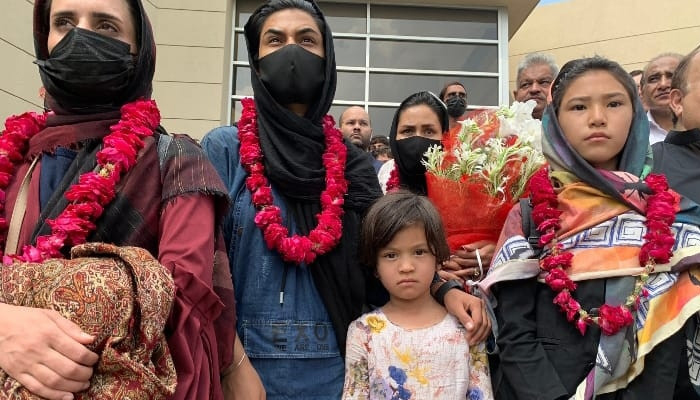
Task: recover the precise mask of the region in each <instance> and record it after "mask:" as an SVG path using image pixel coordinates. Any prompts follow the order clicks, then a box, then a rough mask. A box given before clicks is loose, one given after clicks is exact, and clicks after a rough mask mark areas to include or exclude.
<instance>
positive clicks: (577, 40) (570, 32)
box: [511, 0, 700, 55]
mask: <svg viewBox="0 0 700 400" xmlns="http://www.w3.org/2000/svg"><path fill="white" fill-rule="evenodd" d="M698 15H700V1H688V0H668V1H664V2H663V6H661V5H660V3H658V2H657V1H652V0H615V1H609V0H568V1H564V2H561V3H556V4H550V5H545V6H540V7H537V8H535V10H534V11H533V12H532V14H530V16H529V17H528V18H527V20H526V21H525V23H524V24H523V25H522V26H521V27H520V29H519V30H518V32H517V33H516V34H515V35H514V36H513V38H512V39H511V55H518V54H524V53H529V52H531V51H534V50H540V49H556V48H559V47H563V46H571V45H578V44H584V43H590V42H599V41H604V40H611V39H618V38H624V37H636V36H639V35H641V34H645V33H651V32H662V31H667V30H676V29H679V28H688V27H697V26H700V25H699V23H698Z"/></svg>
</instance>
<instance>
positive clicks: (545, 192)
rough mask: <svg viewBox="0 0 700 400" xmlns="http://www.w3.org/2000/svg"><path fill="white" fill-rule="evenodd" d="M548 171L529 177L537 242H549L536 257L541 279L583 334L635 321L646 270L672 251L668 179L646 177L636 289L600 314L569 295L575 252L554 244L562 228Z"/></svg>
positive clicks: (609, 330) (613, 329)
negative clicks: (546, 251)
mask: <svg viewBox="0 0 700 400" xmlns="http://www.w3.org/2000/svg"><path fill="white" fill-rule="evenodd" d="M548 173H549V171H547V170H546V169H542V170H540V171H538V172H537V173H536V174H535V175H534V176H533V177H532V179H531V180H530V193H531V200H532V204H533V209H532V219H533V221H534V223H535V224H536V225H537V230H538V232H540V234H541V235H542V236H541V237H540V243H539V245H540V246H542V247H544V246H546V245H547V244H551V253H550V254H549V255H547V256H545V257H544V258H542V259H541V260H540V269H541V270H542V271H545V272H547V275H546V276H545V283H546V284H547V285H548V286H549V287H550V288H551V289H552V290H553V291H555V292H557V293H558V294H557V296H556V297H555V298H554V304H556V305H558V306H559V308H561V310H562V311H564V312H565V313H566V318H567V319H568V320H569V321H571V322H574V323H575V324H576V327H577V328H578V330H579V331H580V332H581V334H582V335H583V334H585V333H586V328H587V326H588V325H592V324H597V325H598V326H600V329H601V332H603V334H605V335H614V334H616V333H617V332H619V331H620V329H622V328H624V327H627V326H628V325H631V324H632V323H633V322H634V316H633V315H632V312H633V311H635V310H636V309H637V307H638V306H639V300H640V297H641V296H645V297H646V296H647V294H648V293H647V291H646V289H644V284H645V283H646V282H647V280H648V279H649V274H650V273H651V272H653V271H654V266H655V265H656V263H658V262H660V263H667V262H668V261H669V259H670V258H671V256H672V255H673V253H672V251H671V250H672V248H673V244H674V243H675V239H674V236H673V234H672V232H671V224H673V221H674V219H675V211H674V202H675V199H674V196H673V195H672V194H671V193H670V192H669V191H668V183H667V181H666V177H664V176H663V175H657V174H652V175H649V176H648V177H647V178H646V181H645V182H646V184H647V186H649V188H650V189H651V191H652V194H651V195H650V196H649V197H648V199H647V210H646V221H645V222H644V225H646V227H647V233H646V235H644V239H645V240H646V242H645V243H644V244H643V245H642V248H641V249H640V251H639V264H640V265H643V266H644V271H643V272H642V274H641V275H640V276H639V279H638V280H637V282H636V283H635V287H634V290H633V291H632V293H631V294H630V295H629V296H628V297H627V300H626V301H625V303H624V304H621V305H618V306H611V305H609V304H603V305H602V306H600V309H599V311H598V315H597V316H595V315H592V314H591V313H590V312H588V311H585V310H583V309H582V308H581V305H580V304H579V303H578V301H576V300H575V299H574V298H573V297H572V296H571V293H572V292H573V291H575V290H576V283H574V282H573V281H572V280H571V279H570V278H569V275H568V274H567V273H566V270H567V269H568V268H569V267H571V262H572V259H573V257H574V255H573V254H572V253H570V252H563V251H562V245H561V244H560V243H557V238H556V231H557V230H559V228H560V227H561V221H560V219H559V217H560V216H561V213H562V212H561V211H560V210H558V209H557V206H558V204H559V201H558V200H557V195H556V193H555V192H554V188H553V187H552V183H551V181H550V180H549V176H548Z"/></svg>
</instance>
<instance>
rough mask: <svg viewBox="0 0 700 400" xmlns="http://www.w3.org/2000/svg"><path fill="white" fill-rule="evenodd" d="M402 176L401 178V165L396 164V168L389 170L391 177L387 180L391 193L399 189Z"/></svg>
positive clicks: (387, 188) (388, 190)
mask: <svg viewBox="0 0 700 400" xmlns="http://www.w3.org/2000/svg"><path fill="white" fill-rule="evenodd" d="M400 186H401V178H399V166H398V165H396V164H394V168H392V169H391V172H389V179H388V180H387V181H386V192H387V193H391V192H394V191H396V190H399V188H400Z"/></svg>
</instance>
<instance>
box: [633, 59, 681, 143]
mask: <svg viewBox="0 0 700 400" xmlns="http://www.w3.org/2000/svg"><path fill="white" fill-rule="evenodd" d="M681 58H683V56H682V55H680V54H677V53H663V54H659V55H658V56H656V57H654V58H652V59H651V61H649V64H647V66H646V67H645V68H644V74H643V75H642V100H643V102H644V104H645V105H646V107H648V111H647V118H648V119H649V144H654V143H658V142H663V140H664V138H665V137H666V133H668V131H669V130H671V129H672V128H673V113H672V112H671V109H670V108H669V104H670V102H671V97H670V93H671V79H673V73H674V72H675V70H676V67H678V63H679V62H680V60H681Z"/></svg>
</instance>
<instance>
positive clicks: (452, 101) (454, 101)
mask: <svg viewBox="0 0 700 400" xmlns="http://www.w3.org/2000/svg"><path fill="white" fill-rule="evenodd" d="M439 97H440V100H442V102H443V103H445V105H446V106H447V115H448V117H449V120H450V129H452V128H454V127H455V125H457V122H458V121H461V120H462V119H463V118H464V114H466V112H467V88H465V87H464V85H463V84H462V83H461V82H456V81H455V82H449V83H446V84H445V86H443V87H442V90H440V95H439Z"/></svg>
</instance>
